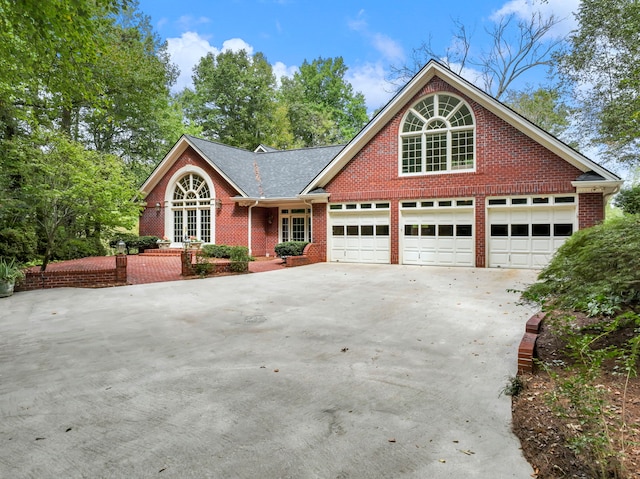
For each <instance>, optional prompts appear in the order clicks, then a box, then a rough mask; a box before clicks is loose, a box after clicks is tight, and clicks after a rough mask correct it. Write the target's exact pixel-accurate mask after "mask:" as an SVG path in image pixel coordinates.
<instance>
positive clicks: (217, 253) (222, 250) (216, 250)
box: [202, 244, 231, 258]
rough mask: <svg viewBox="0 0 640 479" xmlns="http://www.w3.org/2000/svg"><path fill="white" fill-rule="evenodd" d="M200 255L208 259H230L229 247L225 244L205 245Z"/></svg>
mask: <svg viewBox="0 0 640 479" xmlns="http://www.w3.org/2000/svg"><path fill="white" fill-rule="evenodd" d="M202 253H203V254H204V256H206V257H208V258H230V257H231V246H227V245H225V244H206V245H204V246H203V247H202Z"/></svg>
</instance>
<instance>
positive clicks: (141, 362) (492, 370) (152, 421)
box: [0, 263, 535, 478]
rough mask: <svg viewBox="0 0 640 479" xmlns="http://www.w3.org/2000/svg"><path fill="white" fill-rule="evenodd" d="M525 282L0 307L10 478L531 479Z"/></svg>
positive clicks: (52, 294) (381, 275)
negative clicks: (510, 391) (523, 402)
mask: <svg viewBox="0 0 640 479" xmlns="http://www.w3.org/2000/svg"><path fill="white" fill-rule="evenodd" d="M534 278H535V272H533V271H520V270H487V269H469V268H455V269H454V268H432V267H415V266H383V265H380V266H378V265H370V266H369V265H348V264H326V263H324V264H316V265H311V266H305V267H301V268H289V269H285V270H281V271H272V272H267V273H260V274H251V275H243V276H227V277H219V278H210V279H202V280H192V281H176V282H168V283H155V284H146V285H136V286H127V287H120V288H108V289H99V290H79V289H57V290H47V291H33V292H28V293H17V294H16V295H14V296H13V297H11V298H6V299H3V300H0V308H1V312H0V477H7V478H8V477H11V478H27V477H29V478H31V477H34V478H35V477H37V478H59V477H69V478H73V477H90V478H99V477H105V478H111V477H126V478H132V477H136V478H138V477H159V478H187V477H193V478H201V477H211V478H392V477H407V478H462V477H464V478H470V477H478V478H488V477H491V478H498V477H499V478H511V477H514V478H528V477H529V476H530V474H531V473H532V472H533V471H532V469H531V467H530V466H529V465H528V464H527V462H526V461H525V459H524V458H523V456H522V454H521V452H520V449H519V442H518V440H517V439H516V438H515V436H514V435H513V434H512V433H511V429H510V417H511V412H510V399H509V398H507V397H504V396H502V397H498V396H499V392H500V389H501V388H502V387H503V386H504V385H505V384H506V379H507V377H508V376H511V375H514V374H515V371H516V356H517V347H518V343H519V340H520V338H521V337H522V333H523V331H524V322H525V321H526V319H527V318H528V317H529V316H530V315H531V313H532V311H531V310H528V309H526V308H524V307H522V306H517V305H516V302H517V295H516V294H513V293H508V292H507V289H508V288H522V287H523V285H524V284H528V283H531V282H532V281H533V280H534Z"/></svg>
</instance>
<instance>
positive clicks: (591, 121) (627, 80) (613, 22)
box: [558, 0, 640, 165]
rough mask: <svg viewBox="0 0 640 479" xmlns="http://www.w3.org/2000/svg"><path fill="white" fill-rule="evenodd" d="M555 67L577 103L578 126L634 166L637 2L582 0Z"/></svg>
mask: <svg viewBox="0 0 640 479" xmlns="http://www.w3.org/2000/svg"><path fill="white" fill-rule="evenodd" d="M577 20H578V25H579V26H578V29H577V30H576V32H575V33H574V34H573V35H572V36H571V38H570V48H569V49H568V50H567V51H566V52H565V53H564V54H563V55H560V56H559V58H558V59H559V65H560V70H561V72H562V73H563V76H564V77H565V78H566V79H567V81H568V82H569V83H570V86H572V87H573V93H574V98H575V100H576V102H577V103H578V104H579V105H580V106H581V124H580V128H581V129H582V130H583V131H586V132H588V133H590V134H591V137H592V142H593V143H594V144H595V145H597V146H602V145H604V147H605V152H604V154H603V156H605V157H609V158H615V159H617V160H618V161H621V162H626V163H629V164H631V165H638V164H639V163H640V162H639V161H638V148H639V147H640V142H639V139H640V113H639V112H640V51H639V49H640V44H639V43H638V31H639V30H640V4H639V3H638V2H637V1H635V0H583V1H582V2H581V3H580V8H579V10H578V14H577Z"/></svg>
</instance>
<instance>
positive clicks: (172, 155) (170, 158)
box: [140, 135, 247, 197]
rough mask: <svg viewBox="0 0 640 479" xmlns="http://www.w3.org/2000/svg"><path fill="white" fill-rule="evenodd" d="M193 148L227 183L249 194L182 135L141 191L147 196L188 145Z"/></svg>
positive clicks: (242, 192) (240, 192)
mask: <svg viewBox="0 0 640 479" xmlns="http://www.w3.org/2000/svg"><path fill="white" fill-rule="evenodd" d="M189 146H190V147H191V148H193V149H194V150H195V151H196V153H198V155H200V157H201V158H202V159H203V160H205V161H206V162H207V163H209V164H210V165H211V167H212V168H213V169H214V170H215V171H216V172H217V173H218V174H219V175H220V176H222V177H223V178H224V179H225V181H226V182H227V183H229V184H230V185H231V186H232V187H233V189H235V190H236V191H237V192H238V193H239V194H240V195H242V196H245V197H246V196H247V194H246V193H245V192H244V191H242V188H240V187H239V186H238V185H237V184H236V183H234V182H233V181H232V180H231V178H229V177H228V176H227V175H226V173H225V172H224V171H222V170H221V169H220V168H218V166H217V165H216V164H215V163H213V162H212V161H211V160H210V159H209V158H208V157H207V156H206V155H205V154H204V153H203V152H202V151H200V149H199V148H198V147H197V146H196V145H194V144H193V143H192V142H191V141H189V139H188V138H187V137H186V136H185V135H182V136H181V137H180V139H179V140H178V141H177V142H176V144H175V145H173V148H171V150H170V151H169V153H167V155H166V156H165V157H164V158H163V159H162V161H161V162H160V163H159V164H158V166H156V169H155V170H153V172H152V173H151V175H150V176H149V178H147V181H145V182H144V184H143V185H142V186H141V187H140V191H142V192H143V194H144V195H145V196H146V195H147V194H148V193H149V192H150V191H151V190H153V189H154V188H155V187H156V186H157V185H158V183H160V180H162V178H164V176H165V175H166V174H167V173H168V171H169V169H170V168H171V167H172V166H173V164H174V163H175V162H176V161H177V160H178V158H180V155H182V153H184V152H185V150H186V149H187V148H188V147H189Z"/></svg>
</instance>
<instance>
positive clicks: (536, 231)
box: [487, 196, 577, 268]
mask: <svg viewBox="0 0 640 479" xmlns="http://www.w3.org/2000/svg"><path fill="white" fill-rule="evenodd" d="M487 210H488V214H487V222H488V225H489V226H488V228H487V231H488V246H487V251H488V253H489V267H491V268H495V267H503V268H541V267H543V266H545V265H546V264H547V263H549V261H550V260H551V257H552V256H553V253H554V252H555V251H556V249H558V248H559V247H560V245H562V243H564V242H565V241H566V239H567V238H568V237H569V236H571V234H572V233H573V232H574V230H575V229H576V224H577V217H576V198H575V197H574V196H556V197H553V196H549V197H517V198H490V199H488V200H487Z"/></svg>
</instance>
